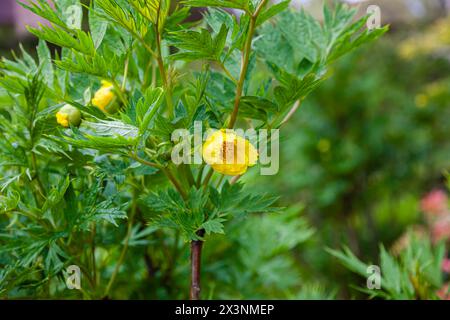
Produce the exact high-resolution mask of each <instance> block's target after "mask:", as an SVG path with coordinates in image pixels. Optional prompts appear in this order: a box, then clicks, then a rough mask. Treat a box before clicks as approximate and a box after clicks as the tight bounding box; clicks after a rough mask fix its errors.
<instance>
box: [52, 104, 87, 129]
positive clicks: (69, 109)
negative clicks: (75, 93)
mask: <svg viewBox="0 0 450 320" xmlns="http://www.w3.org/2000/svg"><path fill="white" fill-rule="evenodd" d="M56 122H58V123H59V124H60V125H62V126H63V127H65V128H67V127H69V125H72V126H75V127H77V126H79V125H80V123H81V112H80V110H78V109H77V108H75V107H73V106H71V105H70V104H66V105H64V106H63V107H62V108H61V109H59V111H58V112H57V113H56Z"/></svg>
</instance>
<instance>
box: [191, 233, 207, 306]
mask: <svg viewBox="0 0 450 320" xmlns="http://www.w3.org/2000/svg"><path fill="white" fill-rule="evenodd" d="M197 235H198V236H199V237H203V236H204V235H205V230H203V229H201V230H199V231H197ZM202 247H203V240H192V241H191V294H190V299H191V300H199V299H200V288H201V287H200V272H201V270H200V267H201V258H202Z"/></svg>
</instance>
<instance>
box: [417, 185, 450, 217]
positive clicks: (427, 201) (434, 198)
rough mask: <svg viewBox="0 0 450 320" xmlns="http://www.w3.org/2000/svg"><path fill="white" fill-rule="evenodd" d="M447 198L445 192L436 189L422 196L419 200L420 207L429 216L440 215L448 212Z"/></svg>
mask: <svg viewBox="0 0 450 320" xmlns="http://www.w3.org/2000/svg"><path fill="white" fill-rule="evenodd" d="M447 202H448V198H447V194H446V193H445V192H444V191H442V190H440V189H436V190H433V191H431V192H429V193H428V194H427V195H425V197H423V198H422V200H421V202H420V208H421V209H422V211H423V212H425V214H427V215H428V216H429V217H432V216H441V215H444V214H446V213H447V212H448V203H447Z"/></svg>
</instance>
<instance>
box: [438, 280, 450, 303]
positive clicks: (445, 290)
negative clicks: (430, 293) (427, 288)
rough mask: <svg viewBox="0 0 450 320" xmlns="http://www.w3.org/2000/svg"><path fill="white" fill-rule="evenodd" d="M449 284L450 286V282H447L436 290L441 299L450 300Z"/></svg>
mask: <svg viewBox="0 0 450 320" xmlns="http://www.w3.org/2000/svg"><path fill="white" fill-rule="evenodd" d="M448 286H449V284H448V283H446V284H444V285H443V286H442V288H441V289H440V290H439V291H438V292H436V294H437V296H438V297H439V299H442V300H450V293H449V292H448V289H449V288H448Z"/></svg>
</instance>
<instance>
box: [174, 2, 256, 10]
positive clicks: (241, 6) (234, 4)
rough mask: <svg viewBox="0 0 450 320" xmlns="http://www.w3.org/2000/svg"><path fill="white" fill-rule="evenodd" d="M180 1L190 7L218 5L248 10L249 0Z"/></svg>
mask: <svg viewBox="0 0 450 320" xmlns="http://www.w3.org/2000/svg"><path fill="white" fill-rule="evenodd" d="M182 3H183V4H186V5H188V6H190V7H220V8H233V9H241V10H244V11H247V12H249V11H250V1H249V0H185V1H183V2H182Z"/></svg>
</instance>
